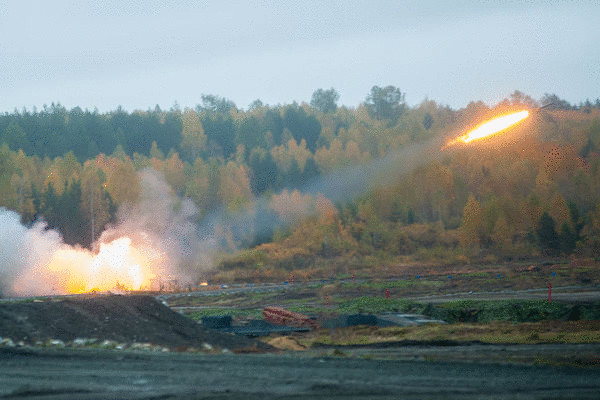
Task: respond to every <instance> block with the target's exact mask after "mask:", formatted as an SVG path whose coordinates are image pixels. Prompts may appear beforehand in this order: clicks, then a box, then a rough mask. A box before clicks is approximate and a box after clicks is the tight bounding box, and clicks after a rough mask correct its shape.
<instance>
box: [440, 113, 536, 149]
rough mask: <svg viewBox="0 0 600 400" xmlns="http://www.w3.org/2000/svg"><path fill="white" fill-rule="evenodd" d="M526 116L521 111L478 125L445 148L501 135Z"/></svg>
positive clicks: (526, 115) (527, 114)
mask: <svg viewBox="0 0 600 400" xmlns="http://www.w3.org/2000/svg"><path fill="white" fill-rule="evenodd" d="M528 116H529V111H527V110H523V111H518V112H514V113H510V114H506V115H501V116H499V117H495V118H492V119H490V120H488V121H485V122H484V123H482V124H480V125H478V126H477V127H476V128H475V129H473V130H471V131H469V132H468V133H467V134H466V135H463V136H459V137H458V138H456V139H454V140H452V141H450V142H448V144H446V146H445V147H448V146H452V145H454V144H457V143H471V142H472V141H474V140H480V139H487V138H490V137H492V136H495V135H498V134H500V133H502V132H503V131H505V130H506V129H508V128H510V127H511V126H513V125H515V124H516V123H518V122H521V121H523V120H524V119H525V118H527V117H528Z"/></svg>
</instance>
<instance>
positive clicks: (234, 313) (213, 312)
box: [185, 308, 262, 321]
mask: <svg viewBox="0 0 600 400" xmlns="http://www.w3.org/2000/svg"><path fill="white" fill-rule="evenodd" d="M225 315H229V316H231V317H232V318H239V319H244V318H252V319H260V318H262V310H251V309H246V310H243V309H231V308H227V309H224V308H206V309H203V310H198V311H192V312H189V313H186V314H185V316H186V317H188V318H190V319H192V320H194V321H200V320H201V319H202V317H216V316H225Z"/></svg>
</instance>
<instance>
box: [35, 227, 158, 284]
mask: <svg viewBox="0 0 600 400" xmlns="http://www.w3.org/2000/svg"><path fill="white" fill-rule="evenodd" d="M159 258H160V253H158V252H153V251H152V250H151V249H147V248H143V249H138V248H136V247H134V246H133V244H132V240H131V239H130V238H128V237H121V238H118V239H115V240H113V241H111V242H108V243H101V244H100V248H99V251H98V253H97V254H95V253H93V252H91V251H89V250H85V249H77V248H72V247H67V246H65V247H64V248H62V249H59V250H58V251H56V252H55V253H54V254H53V256H52V259H51V260H50V263H49V264H48V265H47V267H46V268H45V271H44V272H45V273H47V275H48V276H46V277H45V278H46V279H47V280H49V282H48V283H51V285H52V287H53V289H54V290H55V291H56V292H59V293H68V294H75V293H87V292H93V291H98V292H106V291H111V290H115V289H116V290H125V291H129V290H141V289H149V288H150V286H151V281H152V280H153V279H154V278H155V277H156V272H157V271H153V266H154V265H157V264H159ZM40 272H41V271H40Z"/></svg>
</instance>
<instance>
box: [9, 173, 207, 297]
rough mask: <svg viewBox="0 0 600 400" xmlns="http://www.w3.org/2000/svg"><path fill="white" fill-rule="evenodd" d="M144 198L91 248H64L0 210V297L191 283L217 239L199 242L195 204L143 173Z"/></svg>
mask: <svg viewBox="0 0 600 400" xmlns="http://www.w3.org/2000/svg"><path fill="white" fill-rule="evenodd" d="M140 181H141V188H142V190H141V195H140V200H139V202H137V203H136V204H134V205H128V206H125V207H122V208H121V209H120V210H119V212H118V223H117V224H115V225H114V226H109V227H107V228H106V230H105V231H104V232H103V234H102V235H101V237H100V238H99V239H98V240H97V241H96V242H95V243H94V244H93V250H92V251H90V250H87V249H83V248H81V247H79V246H69V245H67V244H65V243H64V242H63V240H62V237H61V236H60V234H59V233H58V232H57V231H55V230H51V229H47V226H46V224H45V223H44V222H43V221H41V222H37V223H35V224H34V225H33V226H31V227H26V226H24V225H23V224H21V222H20V216H19V215H18V214H17V213H16V212H13V211H9V210H7V209H4V208H0V296H7V295H10V296H15V295H19V296H27V295H46V294H64V293H73V292H85V291H89V290H93V289H96V288H98V290H110V289H112V288H115V287H117V288H118V286H119V285H122V286H123V287H127V288H133V289H139V288H151V287H149V285H150V282H154V283H156V286H157V287H155V288H158V286H160V285H161V284H163V283H167V282H171V283H173V282H176V284H177V285H178V286H179V287H185V286H186V285H191V284H194V283H196V281H197V280H198V279H199V278H200V277H201V276H202V274H203V272H206V271H207V270H209V269H210V268H212V266H213V263H212V260H213V255H214V251H215V246H214V240H213V239H212V238H210V237H204V238H202V237H200V235H199V233H198V229H197V225H196V224H195V223H194V218H195V216H196V214H197V211H196V208H195V207H194V205H193V203H192V202H191V201H190V200H188V199H179V198H177V196H175V194H174V193H173V192H172V190H171V189H170V187H169V186H168V185H167V184H166V183H165V182H164V180H163V179H162V178H161V177H160V175H159V174H158V173H157V172H155V171H153V170H144V171H142V172H140Z"/></svg>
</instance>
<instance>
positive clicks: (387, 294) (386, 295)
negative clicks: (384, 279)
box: [385, 289, 390, 299]
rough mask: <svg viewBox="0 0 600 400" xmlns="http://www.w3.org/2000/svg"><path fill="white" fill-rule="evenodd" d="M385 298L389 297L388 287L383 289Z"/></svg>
mask: <svg viewBox="0 0 600 400" xmlns="http://www.w3.org/2000/svg"><path fill="white" fill-rule="evenodd" d="M385 298H386V299H389V298H390V290H389V289H385Z"/></svg>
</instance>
